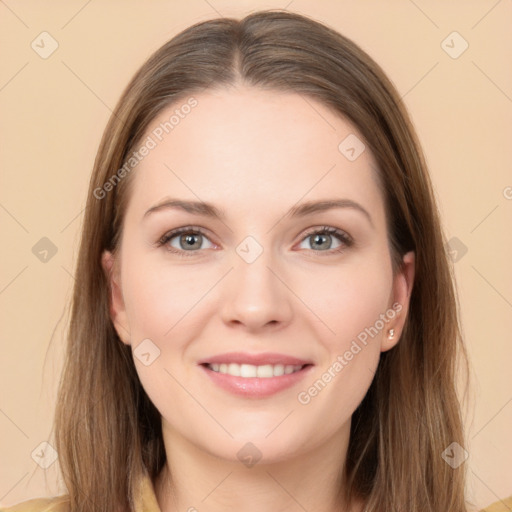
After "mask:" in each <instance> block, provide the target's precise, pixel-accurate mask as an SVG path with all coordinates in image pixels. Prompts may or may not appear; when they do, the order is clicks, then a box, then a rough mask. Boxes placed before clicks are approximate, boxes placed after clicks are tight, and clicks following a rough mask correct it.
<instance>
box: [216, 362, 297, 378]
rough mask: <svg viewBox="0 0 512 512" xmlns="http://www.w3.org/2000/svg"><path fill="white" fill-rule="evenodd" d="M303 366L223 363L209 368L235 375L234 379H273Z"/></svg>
mask: <svg viewBox="0 0 512 512" xmlns="http://www.w3.org/2000/svg"><path fill="white" fill-rule="evenodd" d="M302 367H303V365H301V364H299V365H291V364H287V365H282V364H276V365H272V364H264V365H262V366H254V365H252V364H236V363H230V364H226V363H222V364H209V365H208V368H210V370H213V371H214V372H219V373H224V374H227V375H233V377H244V378H249V379H250V378H254V377H259V378H260V379H269V378H271V377H280V376H281V375H288V374H290V373H294V372H298V371H299V370H301V369H302Z"/></svg>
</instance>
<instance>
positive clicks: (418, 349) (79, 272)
mask: <svg viewBox="0 0 512 512" xmlns="http://www.w3.org/2000/svg"><path fill="white" fill-rule="evenodd" d="M236 83H244V84H247V85H250V86H254V87H259V88H264V89H266V90H270V91H272V90H279V91H288V92H291V93H298V94H301V95H303V96H304V97H309V98H313V99H316V100H318V101H320V102H322V103H323V104H324V105H326V106H328V107H329V108H331V109H332V110H333V111H336V112H338V113H339V114H341V115H342V116H343V117H344V118H345V119H348V120H349V121H350V122H351V123H353V124H354V125H355V126H356V127H357V129H358V130H359V132H360V134H361V135H362V136H363V138H364V141H365V144H366V145H367V147H368V148H369V150H370V151H371V152H372V154H373V156H374V157H375V161H376V162H377V166H378V173H379V178H380V180H381V183H382V186H383V194H384V199H385V205H386V215H387V225H388V234H389V241H390V247H391V253H392V257H393V263H394V267H393V268H394V271H397V269H398V268H399V265H400V261H401V257H402V256H403V255H404V254H405V253H406V252H408V251H411V250H412V251H415V253H416V263H415V279H414V287H413V290H412V295H411V299H410V309H409V313H408V318H407V321H406V324H405V328H404V330H403V333H402V336H401V339H400V342H399V343H398V344H397V345H396V346H395V347H394V348H393V349H391V350H389V351H387V352H384V353H382V354H381V357H380V363H379V365H378V369H377V372H376V375H375V378H374V380H373V382H372V384H371V386H370V389H369V391H368V393H367V394H366V396H365V398H364V399H363V401H362V403H361V404H360V405H359V407H358V408H357V410H356V411H355V412H354V414H353V417H352V426H351V434H350V443H349V449H348V455H347V459H346V464H345V466H344V477H345V478H344V480H345V484H346V485H345V486H344V489H345V490H344V499H345V501H346V502H347V503H350V502H351V499H352V498H354V497H361V498H363V499H364V501H365V503H366V510H367V511H371V512H377V511H378V512H397V511H403V512H406V511H407V512H441V511H442V512H446V511H450V512H462V511H465V510H466V504H465V498H464V485H465V468H464V464H462V465H461V466H459V467H458V468H452V467H451V466H450V465H449V464H447V463H446V462H445V460H443V457H442V453H443V451H444V450H445V449H446V448H447V447H448V446H449V445H450V444H451V443H453V442H456V443H459V444H460V445H461V446H464V445H465V443H464V436H463V428H462V414H461V408H460V404H459V401H458V398H457V389H456V380H457V376H458V371H459V369H463V370H464V369H465V370H467V355H466V351H465V348H464V345H463V343H462V341H461V331H460V327H459V320H458V312H457V299H456V288H455V282H454V277H453V270H452V267H451V265H450V264H449V261H448V258H447V253H446V251H445V245H444V242H445V239H444V235H443V232H442V228H441V224H440V219H439V213H438V210H437V207H436V202H435V197H434V193H433V189H432V185H431V182H430V179H429V176H428V171H427V167H426V163H425V159H424V156H423V153H422V150H421V147H420V144H419V142H418V139H417V136H416V134H415V131H414V128H413V125H412V123H411V121H410V118H409V115H408V113H407V111H406V108H405V107H404V105H403V103H402V101H401V99H400V96H399V94H398V93H397V91H396V89H395V87H394V86H393V84H392V83H391V82H390V80H389V79H388V78H387V77H386V75H385V74H384V72H383V71H382V69H381V68H380V67H379V66H378V65H377V64H376V63H375V62H374V61H373V60H372V59H371V58H370V57H369V56H368V55H367V54H366V53H365V52H364V51H363V50H361V49H360V48H359V47H358V46H357V45H356V44H354V43H353V42H352V41H351V40H349V39H347V38H346V37H344V36H343V35H341V34H339V33H338V32H336V31H335V30H333V29H331V28H329V27H327V26H325V25H324V24H321V23H319V22H316V21H314V20H312V19H310V18H308V17H304V16H301V15H298V14H294V13H289V12H286V11H280V10H267V11H259V12H256V13H253V14H250V15H249V16H247V17H245V18H244V19H242V20H237V19H229V18H219V19H214V20H210V21H206V22H201V23H197V24H195V25H193V26H191V27H190V28H188V29H186V30H184V31H183V32H181V33H180V34H178V35H177V36H175V37H174V38H173V39H171V40H170V41H169V42H167V43H166V44H165V45H164V46H162V47H161V48H160V49H159V50H157V51H156V52H155V53H154V54H153V55H152V56H151V57H150V58H149V59H148V60H147V62H146V63H145V64H144V65H143V66H142V67H141V68H140V70H139V71H138V72H137V73H136V74H135V76H134V77H133V79H132V80H131V82H130V84H129V85H128V86H127V88H126V89H125V91H124V93H123V94H122V97H121V99H120V100H119V102H118V104H117V106H116V108H115V110H114V112H113V115H112V116H111V119H110V121H109V123H108V125H107V127H106V130H105V132H104V135H103V138H102V141H101V144H100V147H99V150H98V153H97V157H96V160H95V164H94V169H93V173H92V177H91V181H90V186H89V193H88V198H87V206H86V211H85V218H84V224H83V231H82V237H81V244H80V250H79V257H78V262H77V268H76V283H75V288H74V295H73V300H72V307H71V321H70V327H69V332H68V347H67V353H66V360H65V367H64V371H63V375H62V379H61V384H60V390H59V397H58V405H57V409H56V416H55V437H56V446H57V451H58V453H59V456H60V466H61V470H62V473H63V478H64V482H65V484H66V486H67V489H68V492H69V500H70V504H71V510H72V511H73V512H75V511H80V512H82V511H83V512H85V511H90V512H93V511H94V512H101V511H105V512H107V511H108V512H111V511H113V510H133V501H132V500H133V492H134V489H135V487H134V486H135V485H136V483H137V482H138V480H139V479H140V477H141V475H142V474H143V473H145V472H147V474H149V476H150V477H151V478H152V479H153V480H154V479H155V478H156V476H157V475H158V474H159V472H160V470H161V469H162V467H163V465H164V464H165V460H166V458H165V450H164V445H163V440H162V432H161V423H160V415H159V413H158V411H157V410H156V408H155V407H154V406H153V404H152V403H151V401H150V400H149V398H148V396H147V395H146V393H145V391H144V389H143V388H142V386H141V384H140V382H139V379H138V376H137V373H136V371H135V366H134V363H133V358H132V353H131V347H129V346H126V345H124V344H123V343H122V342H121V341H120V340H119V338H118V336H117V333H116V331H115V329H114V327H113V324H112V321H111V318H110V314H109V284H108V276H106V275H105V273H104V272H103V271H102V267H101V255H102V253H103V251H104V250H111V251H114V252H115V251H116V249H117V248H118V240H119V235H120V233H121V229H122V222H123V217H124V212H125V209H126V204H127V202H128V198H129V191H130V183H132V181H133V180H132V176H133V174H134V173H135V172H136V168H135V169H134V170H133V171H132V172H129V171H127V170H126V169H128V168H127V167H125V172H124V173H119V172H118V171H119V170H120V169H122V168H123V166H125V164H126V163H127V161H128V160H129V158H130V156H131V154H132V152H133V151H134V150H135V149H136V148H137V145H138V144H140V143H141V141H142V140H143V136H144V134H145V133H146V130H147V129H148V126H149V123H150V122H151V121H152V120H153V119H154V118H155V116H157V115H158V114H159V113H160V112H161V111H162V109H164V108H166V107H168V106H169V105H171V104H177V103H178V102H180V101H182V102H186V100H187V98H190V97H191V96H192V95H193V94H199V93H200V92H201V91H202V90H205V89H207V88H211V87H229V86H230V85H233V84H236ZM192 115H193V114H192ZM121 174H122V176H121ZM116 176H117V177H116ZM120 176H121V177H120ZM107 182H109V183H110V185H109V186H106V184H107ZM459 356H460V357H459ZM458 362H462V363H464V364H463V365H462V366H460V368H459V365H458ZM466 374H467V371H466Z"/></svg>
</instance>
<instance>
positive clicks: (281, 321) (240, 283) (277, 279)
mask: <svg viewBox="0 0 512 512" xmlns="http://www.w3.org/2000/svg"><path fill="white" fill-rule="evenodd" d="M275 263H276V262H275V260H274V259H273V258H272V257H271V255H270V251H263V253H262V254H261V255H260V256H259V257H258V258H257V259H256V260H255V261H253V262H251V263H248V262H246V261H244V260H243V259H242V258H240V257H239V256H238V255H237V254H235V255H234V265H233V266H234V268H233V270H232V271H231V272H230V273H229V276H228V277H227V280H226V281H227V282H226V283H225V287H224V288H223V291H222V299H221V300H222V306H221V316H222V320H223V321H224V323H226V324H229V325H232V326H233V325H236V326H239V327H245V329H246V330H247V331H251V332H257V331H259V330H262V329H263V330H265V329H271V328H273V329H277V328H282V327H283V326H284V325H287V324H289V323H290V322H291V319H292V316H293V308H292V303H291V301H292V300H293V293H292V292H291V291H290V288H292V287H291V286H290V284H289V283H286V278H283V276H281V275H280V272H279V271H278V266H277V265H276V264H275Z"/></svg>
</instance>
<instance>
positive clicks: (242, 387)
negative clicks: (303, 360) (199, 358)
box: [200, 365, 313, 398]
mask: <svg viewBox="0 0 512 512" xmlns="http://www.w3.org/2000/svg"><path fill="white" fill-rule="evenodd" d="M200 366H201V369H202V370H203V371H204V372H206V374H207V375H208V377H210V379H211V380H212V381H213V382H214V383H215V384H217V385H218V386H219V387H221V388H222V389H224V390H226V391H229V392H231V393H233V394H234V395H239V396H244V397H246V398H265V397H268V396H271V395H274V394H276V393H279V392H280V391H283V390H285V389H287V388H290V387H292V386H294V385H295V384H297V383H298V382H300V381H301V380H302V379H303V378H304V377H305V376H306V374H308V373H309V371H310V370H311V369H312V368H313V365H308V366H305V367H304V368H302V370H299V371H297V372H294V373H288V374H285V375H281V376H279V377H269V378H259V377H250V378H246V377H235V376H233V375H229V374H227V373H220V372H214V371H213V370H210V368H208V367H207V366H205V365H200Z"/></svg>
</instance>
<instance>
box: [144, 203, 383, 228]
mask: <svg viewBox="0 0 512 512" xmlns="http://www.w3.org/2000/svg"><path fill="white" fill-rule="evenodd" d="M334 208H351V209H354V210H356V211H359V212H361V213H362V214H363V215H364V216H365V217H366V219H367V220H368V221H369V223H370V224H371V225H372V226H373V227H374V224H373V220H372V217H371V215H370V214H369V213H368V211H367V210H366V209H365V208H364V207H363V206H361V205H360V204H359V203H357V202H356V201H352V200H351V199H324V200H320V201H308V202H305V203H301V204H299V205H295V206H293V207H292V208H290V210H289V211H288V212H287V213H286V215H285V217H292V218H293V217H305V216H306V215H311V214H313V213H319V212H324V211H327V210H331V209H334ZM166 209H175V210H183V211H185V212H187V213H191V214H193V215H202V216H205V217H212V218H215V219H219V220H225V219H226V214H225V212H224V210H221V209H219V208H217V207H216V206H214V205H213V204H211V203H206V202H203V201H185V200H182V199H174V198H166V199H164V200H163V201H162V202H160V203H158V204H156V205H155V206H152V207H151V208H150V209H149V210H148V211H147V212H146V213H145V214H144V218H146V217H148V216H149V215H151V214H152V213H155V212H158V211H161V210H166Z"/></svg>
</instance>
